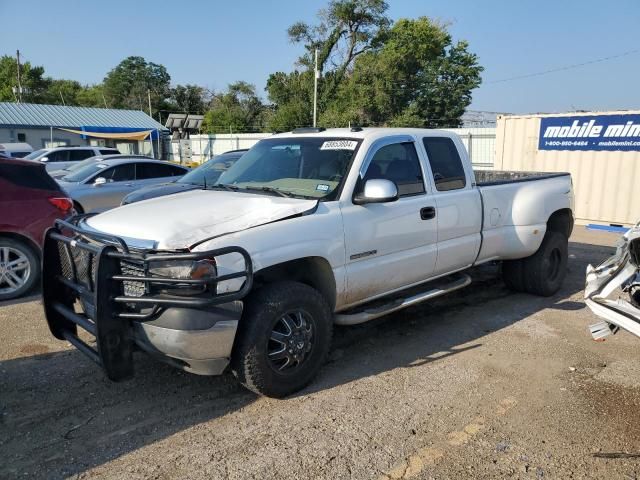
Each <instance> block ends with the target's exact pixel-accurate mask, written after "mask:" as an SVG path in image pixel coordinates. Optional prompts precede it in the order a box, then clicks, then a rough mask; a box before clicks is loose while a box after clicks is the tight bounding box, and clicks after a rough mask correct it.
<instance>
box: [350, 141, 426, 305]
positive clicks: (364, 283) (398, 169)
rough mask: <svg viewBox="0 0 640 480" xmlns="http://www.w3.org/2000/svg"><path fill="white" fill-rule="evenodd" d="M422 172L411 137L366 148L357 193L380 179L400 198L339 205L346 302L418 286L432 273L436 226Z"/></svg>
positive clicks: (422, 168)
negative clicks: (343, 236)
mask: <svg viewBox="0 0 640 480" xmlns="http://www.w3.org/2000/svg"><path fill="white" fill-rule="evenodd" d="M424 171H425V169H424V166H423V164H422V162H421V161H420V159H419V157H418V153H417V149H416V146H415V143H414V139H413V138H412V137H409V136H396V137H388V138H384V139H381V140H380V141H379V142H377V143H374V144H373V145H372V147H371V148H370V149H369V152H368V154H367V157H366V158H365V161H364V163H363V167H362V171H361V172H360V178H361V180H360V181H359V182H358V184H359V187H356V189H358V188H363V186H364V182H366V181H367V180H370V179H376V178H384V179H388V180H391V181H393V182H394V183H395V184H396V186H397V187H398V196H399V198H398V200H397V201H394V202H387V203H369V204H365V205H355V204H354V203H353V201H352V198H353V196H352V198H351V199H349V200H347V201H346V202H343V204H342V205H341V209H342V215H343V223H344V233H345V243H346V262H347V264H346V273H347V298H346V303H347V304H350V305H351V304H355V303H359V302H361V301H364V300H366V299H368V298H371V297H375V296H381V295H384V294H385V293H389V292H392V291H394V290H399V289H402V288H403V287H407V286H410V285H412V284H416V283H420V282H422V281H424V280H426V279H428V278H429V276H430V275H431V274H432V273H433V271H434V268H435V264H436V257H437V240H438V239H437V222H436V221H435V219H434V218H433V217H431V216H430V215H429V214H428V213H427V212H431V211H432V210H431V209H433V207H435V201H434V198H433V195H432V192H429V191H428V190H427V188H428V186H427V185H426V182H425V180H424V179H425V174H424ZM356 193H358V192H354V194H356ZM433 211H435V209H434V210H433Z"/></svg>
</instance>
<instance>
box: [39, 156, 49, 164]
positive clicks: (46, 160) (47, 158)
mask: <svg viewBox="0 0 640 480" xmlns="http://www.w3.org/2000/svg"><path fill="white" fill-rule="evenodd" d="M40 161H41V162H42V163H47V162H48V161H49V157H42V158H41V159H40Z"/></svg>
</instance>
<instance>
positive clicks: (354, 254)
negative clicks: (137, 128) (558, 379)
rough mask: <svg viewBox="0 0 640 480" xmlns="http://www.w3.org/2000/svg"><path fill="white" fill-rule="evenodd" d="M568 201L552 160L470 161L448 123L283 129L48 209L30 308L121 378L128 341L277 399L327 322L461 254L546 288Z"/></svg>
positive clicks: (566, 222)
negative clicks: (173, 177)
mask: <svg viewBox="0 0 640 480" xmlns="http://www.w3.org/2000/svg"><path fill="white" fill-rule="evenodd" d="M572 211H573V189H572V182H571V177H570V175H569V174H568V173H527V172H476V173H475V174H474V171H473V169H472V166H471V162H470V161H469V158H468V156H467V153H466V151H465V148H464V146H463V144H462V142H461V140H460V138H459V137H458V136H456V135H455V134H453V133H449V132H443V131H438V130H424V129H386V128H382V129H369V128H365V129H362V128H352V129H331V130H324V129H322V128H318V129H298V130H294V131H293V132H290V133H286V134H280V135H274V136H272V137H270V138H268V139H264V140H261V141H260V142H258V143H257V144H256V145H255V146H254V147H253V148H252V149H250V150H249V151H248V152H247V153H246V154H245V155H243V157H242V158H241V159H240V160H238V161H237V162H236V163H235V164H234V165H233V166H232V167H230V168H229V169H228V170H227V171H225V172H224V173H223V174H222V175H221V176H220V177H219V179H218V180H217V183H216V184H214V185H206V186H205V187H204V188H203V189H200V190H193V191H188V192H184V193H178V194H175V195H169V196H166V197H159V198H155V199H150V200H145V201H141V202H138V203H133V204H130V205H126V206H123V207H119V208H116V209H113V210H111V211H109V212H105V213H102V214H100V215H96V216H92V217H89V218H84V219H80V220H78V221H76V222H75V223H74V224H63V223H59V224H58V228H57V230H53V231H51V232H50V233H49V235H48V236H47V239H46V242H45V254H44V258H45V259H46V260H45V264H44V276H45V281H44V282H43V285H44V289H43V296H44V305H45V311H46V315H47V320H48V323H49V326H50V329H51V331H52V333H53V334H54V335H55V336H56V337H57V338H61V339H66V340H68V341H70V342H72V343H73V344H74V345H76V346H77V347H78V348H79V349H80V350H82V351H83V352H84V353H86V354H87V355H89V356H90V357H91V358H93V359H94V360H95V361H96V362H97V363H98V364H100V365H101V366H102V367H103V368H104V370H105V371H106V374H107V376H108V377H109V378H111V379H114V380H119V379H123V378H127V377H130V376H131V375H132V374H133V361H132V356H131V353H132V351H133V350H135V349H140V350H143V351H146V352H149V353H151V354H152V355H154V356H156V357H158V358H161V359H163V360H164V361H166V362H169V363H171V364H172V365H175V366H177V367H179V368H182V369H184V370H187V371H190V372H193V373H198V374H203V375H213V374H220V373H222V372H223V371H224V370H225V368H226V367H227V366H228V365H229V364H231V368H232V370H233V372H234V373H235V375H236V376H237V377H238V379H239V380H240V381H241V382H242V383H243V384H244V385H245V386H246V387H248V388H249V389H251V390H253V391H255V392H258V393H260V394H264V395H269V396H274V397H281V396H285V395H288V394H290V393H292V392H294V391H296V390H299V389H300V388H302V387H304V386H305V385H306V384H307V383H309V382H310V381H311V379H312V378H313V377H314V376H315V375H316V373H317V372H318V370H319V369H320V367H321V365H322V363H323V361H324V359H325V356H326V354H327V352H328V350H329V346H330V343H331V332H332V328H333V325H334V324H340V325H352V324H357V323H362V322H366V321H368V320H371V319H373V318H377V317H379V316H381V315H385V314H388V313H390V312H393V311H395V310H398V309H400V308H404V307H407V306H409V305H413V304H416V303H418V302H422V301H427V300H429V299H431V298H434V297H437V296H439V295H443V294H445V293H448V292H451V291H454V290H457V289H460V288H463V287H465V286H466V285H468V284H469V282H470V281H471V280H470V277H469V275H467V274H466V273H464V271H465V270H467V269H468V268H470V267H472V266H474V265H479V264H482V263H486V262H489V261H496V260H501V261H503V274H504V278H505V281H506V282H507V284H508V286H510V287H511V288H513V289H515V290H518V291H524V292H530V293H533V294H537V295H553V294H554V293H556V292H557V291H558V289H560V287H561V285H562V282H563V280H564V277H565V275H566V267H567V257H568V255H567V245H568V237H569V235H570V234H571V231H572V228H573V213H572ZM65 252H69V253H65ZM76 301H79V303H80V304H81V305H82V311H81V313H76V311H75V310H74V304H76ZM78 326H80V327H82V328H84V329H85V330H87V331H89V332H90V333H92V334H93V335H95V336H96V340H97V349H94V348H92V347H90V346H89V345H88V344H86V343H84V342H83V341H82V340H81V339H80V338H79V337H78V336H77V335H76V328H77V327H78Z"/></svg>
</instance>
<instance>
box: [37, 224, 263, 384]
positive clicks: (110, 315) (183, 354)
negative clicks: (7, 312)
mask: <svg viewBox="0 0 640 480" xmlns="http://www.w3.org/2000/svg"><path fill="white" fill-rule="evenodd" d="M225 255H227V256H228V255H237V256H239V258H241V260H242V262H241V264H242V265H243V268H240V269H239V270H238V271H235V272H231V273H228V274H225V275H216V277H215V278H211V277H207V278H198V279H191V278H189V279H184V278H170V277H166V276H159V275H157V274H156V273H154V270H153V268H151V267H150V265H158V264H162V265H167V264H171V262H185V261H197V260H202V259H209V260H212V261H215V259H216V258H217V257H221V256H225ZM252 268H253V267H252V263H251V258H250V257H249V255H248V253H247V252H246V251H245V250H244V249H242V248H240V247H225V248H221V249H216V250H212V251H208V252H188V251H184V252H155V251H149V250H138V251H130V250H129V247H128V246H127V243H125V241H124V240H122V239H121V238H118V237H113V236H109V235H105V234H102V233H98V232H94V231H88V230H85V229H82V228H80V227H78V226H77V225H76V224H74V223H68V222H63V221H58V222H56V226H55V227H54V228H52V229H50V230H49V231H48V232H47V234H46V236H45V244H44V249H43V268H42V282H43V283H42V294H43V303H44V308H45V314H46V318H47V323H48V324H49V329H50V330H51V332H52V334H53V335H54V336H55V337H56V338H59V339H61V340H67V341H69V342H70V343H72V344H73V345H74V346H76V347H77V348H78V349H79V350H80V351H81V352H82V353H84V354H86V355H87V356H89V357H90V358H91V359H92V360H94V361H95V362H96V363H97V364H98V365H100V366H101V367H102V368H103V369H104V370H105V373H106V375H107V377H108V378H110V379H112V380H122V379H126V378H129V377H131V376H132V375H133V358H132V354H133V352H134V351H135V350H142V351H144V352H146V353H148V354H150V355H152V356H155V357H157V358H159V359H161V360H163V361H165V362H167V363H170V364H172V365H174V366H176V367H178V368H181V369H183V370H186V371H190V372H193V373H197V374H202V375H215V374H219V373H222V371H223V370H224V369H225V367H226V366H227V364H228V363H229V358H230V355H231V349H232V347H233V341H234V337H235V333H236V329H237V325H238V321H239V319H240V316H241V314H242V302H241V301H240V300H241V299H242V298H243V297H244V296H245V295H246V294H247V293H248V292H249V291H250V289H251V286H252V279H253V272H252ZM240 280H242V282H240ZM229 282H232V283H234V284H235V285H237V289H236V290H231V291H229V288H220V287H221V286H223V285H225V284H226V285H228V283H229ZM181 289H182V291H184V292H187V290H188V291H189V292H190V293H188V294H179V293H180V291H181ZM194 291H197V292H198V293H193V292H194ZM78 327H80V328H81V329H82V330H84V331H85V332H87V333H88V334H90V335H91V336H93V337H95V345H93V344H92V342H91V341H87V340H86V337H85V335H82V338H81V336H79V335H78Z"/></svg>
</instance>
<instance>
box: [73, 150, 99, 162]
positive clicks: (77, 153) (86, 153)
mask: <svg viewBox="0 0 640 480" xmlns="http://www.w3.org/2000/svg"><path fill="white" fill-rule="evenodd" d="M93 156H95V153H94V151H93V150H69V160H70V161H72V162H76V161H78V160H84V159H86V158H89V157H93Z"/></svg>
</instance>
